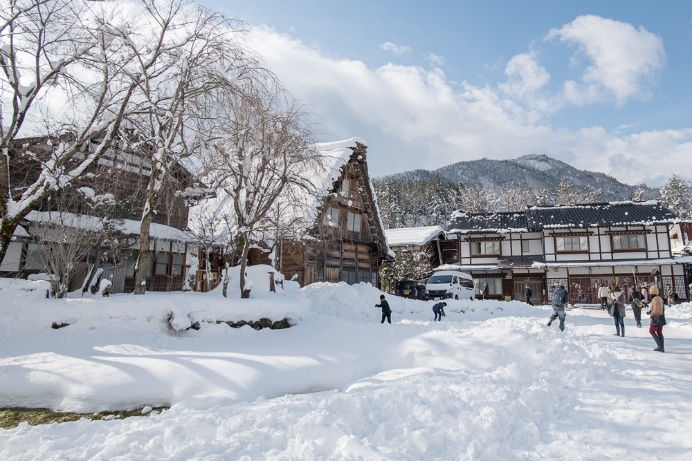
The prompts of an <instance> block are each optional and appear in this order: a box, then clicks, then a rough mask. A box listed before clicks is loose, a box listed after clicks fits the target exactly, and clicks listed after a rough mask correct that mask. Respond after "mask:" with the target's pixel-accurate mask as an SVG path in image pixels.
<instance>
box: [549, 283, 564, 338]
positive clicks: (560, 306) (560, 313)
mask: <svg viewBox="0 0 692 461" xmlns="http://www.w3.org/2000/svg"><path fill="white" fill-rule="evenodd" d="M553 287H554V288H553V300H552V305H553V311H554V312H553V315H551V316H550V320H548V326H550V325H552V324H553V321H555V319H557V318H559V319H560V331H565V306H567V290H565V287H564V286H562V285H560V284H559V283H558V282H555V283H554V284H553Z"/></svg>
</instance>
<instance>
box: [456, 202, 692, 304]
mask: <svg viewBox="0 0 692 461" xmlns="http://www.w3.org/2000/svg"><path fill="white" fill-rule="evenodd" d="M677 221H678V218H677V216H676V215H675V214H674V213H672V212H671V211H670V210H668V209H666V208H665V207H663V206H662V205H661V204H660V203H658V202H656V201H647V202H630V201H627V202H612V203H592V204H579V205H569V206H540V207H538V206H537V207H529V208H527V209H526V210H524V211H523V212H519V213H491V214H486V213H483V214H470V213H463V212H457V213H455V214H454V215H453V216H452V219H451V221H450V224H449V230H448V231H447V234H448V237H453V236H456V238H457V239H458V246H459V254H460V255H461V260H460V264H461V265H462V266H463V268H464V270H467V271H469V272H470V273H471V274H472V275H473V276H474V278H475V279H476V283H477V284H478V285H479V286H480V285H482V283H483V282H484V281H489V286H490V290H491V297H495V298H503V297H511V298H513V299H523V287H524V286H525V285H526V284H529V286H531V287H532V288H533V293H534V298H535V299H540V298H544V297H547V296H548V295H549V293H547V289H546V287H550V286H552V284H553V282H554V281H558V282H560V283H563V284H564V285H565V287H566V288H567V289H568V291H569V293H570V302H572V303H595V302H596V298H597V296H596V294H597V291H598V287H600V286H601V285H611V284H613V283H615V282H616V281H617V282H620V283H621V284H623V285H627V286H630V287H631V286H633V285H634V284H635V283H637V284H641V283H646V284H654V283H656V284H658V285H659V287H662V286H665V285H666V284H669V283H670V284H671V285H672V286H673V287H674V288H675V290H676V292H677V293H686V292H687V290H686V285H687V283H686V278H685V274H684V268H683V264H681V261H680V260H679V259H678V258H675V257H674V256H673V254H672V251H671V243H670V235H669V230H670V228H671V226H672V225H674V224H675V223H676V222H677Z"/></svg>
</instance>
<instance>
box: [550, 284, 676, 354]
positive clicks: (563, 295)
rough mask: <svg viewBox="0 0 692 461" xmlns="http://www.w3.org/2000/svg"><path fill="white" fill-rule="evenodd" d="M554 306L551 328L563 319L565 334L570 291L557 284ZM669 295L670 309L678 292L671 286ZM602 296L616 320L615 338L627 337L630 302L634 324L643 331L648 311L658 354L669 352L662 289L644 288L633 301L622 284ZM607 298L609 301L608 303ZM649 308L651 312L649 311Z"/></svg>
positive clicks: (637, 290) (633, 295)
mask: <svg viewBox="0 0 692 461" xmlns="http://www.w3.org/2000/svg"><path fill="white" fill-rule="evenodd" d="M554 286H555V288H554V290H553V298H552V306H553V315H551V316H550V320H548V326H551V325H552V324H553V322H554V321H555V320H556V319H558V318H559V319H560V330H562V331H565V308H566V307H567V290H566V289H565V287H564V286H562V285H560V284H559V283H558V282H555V284H554ZM666 288H667V290H666V294H667V296H668V306H669V307H670V306H671V305H672V304H673V302H674V301H675V292H674V291H673V289H672V288H671V287H670V285H667V287H666ZM598 296H599V297H600V298H601V308H603V309H608V313H609V314H610V315H611V316H612V317H613V320H614V322H615V335H616V336H621V337H624V336H625V321H624V318H625V303H626V302H627V301H629V302H630V304H631V305H632V312H633V313H634V320H635V321H636V322H637V328H641V327H642V308H647V314H649V315H650V316H651V320H650V323H649V334H650V335H651V337H652V338H654V341H655V342H656V348H655V349H654V351H658V352H665V345H664V340H663V326H664V325H665V324H666V317H665V307H664V303H663V298H661V296H659V291H658V287H657V286H656V285H652V286H651V288H648V287H647V286H646V285H643V286H642V287H641V288H639V287H636V286H635V287H634V289H633V290H632V291H631V292H630V294H629V298H627V297H626V295H625V292H624V290H623V289H622V287H621V286H620V283H619V282H618V283H615V285H613V287H612V288H608V287H605V286H602V287H600V288H599V290H598ZM604 298H605V299H604ZM649 304H650V305H651V308H650V309H648V306H649Z"/></svg>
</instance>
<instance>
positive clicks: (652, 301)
mask: <svg viewBox="0 0 692 461" xmlns="http://www.w3.org/2000/svg"><path fill="white" fill-rule="evenodd" d="M666 288H667V290H666V294H667V296H668V306H669V307H670V306H671V305H672V304H673V303H674V301H675V292H674V290H673V289H672V288H671V286H670V284H669V285H667V286H666ZM690 290H691V291H692V285H691V286H690ZM531 295H532V292H531V288H530V287H529V286H528V285H526V289H525V290H524V297H525V298H526V302H527V303H528V304H531V305H532V306H533V304H532V303H531ZM598 297H599V298H601V308H602V309H608V313H610V315H611V316H612V317H613V320H614V322H615V335H616V336H621V337H624V336H625V321H624V318H625V303H626V302H629V303H630V304H631V306H632V312H633V313H634V320H635V321H636V322H637V328H641V327H642V309H643V308H645V309H647V312H646V313H647V314H648V315H650V317H651V320H650V323H649V334H651V337H652V338H654V341H655V342H656V348H655V349H654V351H658V352H665V347H664V342H663V341H664V340H663V326H664V325H665V324H666V318H665V307H664V303H663V298H661V296H659V292H658V287H657V286H656V285H652V286H651V287H650V288H649V287H647V286H646V285H642V286H641V287H637V286H635V287H634V289H632V290H631V291H630V293H629V297H627V296H626V295H625V292H624V290H623V289H622V287H621V286H620V283H619V282H616V283H615V285H613V286H612V288H608V287H606V286H602V287H600V288H599V289H598ZM484 299H485V296H484ZM567 301H568V296H567V290H566V289H565V287H564V286H563V285H560V284H559V282H557V281H556V282H555V283H554V288H553V296H552V302H551V305H552V307H553V314H552V315H551V316H550V320H548V326H551V325H552V324H553V322H554V321H555V320H558V319H559V320H560V331H565V317H566V313H565V309H566V308H567ZM649 305H651V308H650V309H649V308H648V307H649ZM446 306H447V303H446V302H439V303H436V304H434V305H433V307H432V310H433V313H434V314H435V321H438V322H439V321H441V320H442V317H445V316H446V314H445V310H444V308H445V307H446ZM375 307H379V308H381V309H382V322H380V323H384V321H385V320H387V322H388V323H392V309H391V308H390V307H389V303H388V302H387V300H386V299H385V296H384V295H380V304H375Z"/></svg>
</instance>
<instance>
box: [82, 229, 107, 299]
mask: <svg viewBox="0 0 692 461" xmlns="http://www.w3.org/2000/svg"><path fill="white" fill-rule="evenodd" d="M102 243H103V235H102V236H101V237H99V240H98V242H96V256H94V265H93V266H92V268H91V270H90V271H89V275H88V277H87V279H86V281H85V282H84V286H83V287H82V294H84V293H86V291H87V290H88V289H89V288H90V285H91V281H92V280H93V279H94V274H95V273H96V271H97V270H98V268H99V262H100V261H101V244H102ZM87 268H88V267H87Z"/></svg>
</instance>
